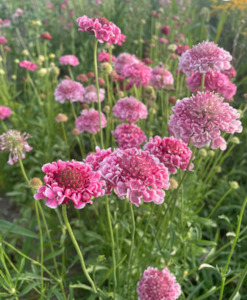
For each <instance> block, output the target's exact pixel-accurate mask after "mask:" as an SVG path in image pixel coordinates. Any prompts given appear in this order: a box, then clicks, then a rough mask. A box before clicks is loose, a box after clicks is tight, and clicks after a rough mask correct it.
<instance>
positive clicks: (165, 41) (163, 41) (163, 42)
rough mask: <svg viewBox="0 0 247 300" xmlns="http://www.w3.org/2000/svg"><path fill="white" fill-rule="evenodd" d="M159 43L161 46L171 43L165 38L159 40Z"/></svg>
mask: <svg viewBox="0 0 247 300" xmlns="http://www.w3.org/2000/svg"><path fill="white" fill-rule="evenodd" d="M159 42H160V43H161V44H168V43H169V41H168V40H167V39H165V38H159Z"/></svg>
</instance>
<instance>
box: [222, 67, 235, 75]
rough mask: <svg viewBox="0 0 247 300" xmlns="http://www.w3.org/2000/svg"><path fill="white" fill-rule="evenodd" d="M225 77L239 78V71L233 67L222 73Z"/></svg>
mask: <svg viewBox="0 0 247 300" xmlns="http://www.w3.org/2000/svg"><path fill="white" fill-rule="evenodd" d="M221 73H223V74H224V75H226V76H228V77H229V78H235V77H236V76H237V71H236V70H235V69H234V67H233V66H231V68H230V69H228V70H223V71H221Z"/></svg>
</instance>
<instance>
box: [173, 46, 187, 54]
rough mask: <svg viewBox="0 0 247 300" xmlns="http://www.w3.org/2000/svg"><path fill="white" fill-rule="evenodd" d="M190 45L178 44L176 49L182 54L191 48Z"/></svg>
mask: <svg viewBox="0 0 247 300" xmlns="http://www.w3.org/2000/svg"><path fill="white" fill-rule="evenodd" d="M189 49H190V46H189V45H177V49H176V50H175V52H176V54H177V55H179V56H181V55H182V54H183V53H184V52H185V51H187V50H189Z"/></svg>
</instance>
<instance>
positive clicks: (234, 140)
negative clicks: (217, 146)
mask: <svg viewBox="0 0 247 300" xmlns="http://www.w3.org/2000/svg"><path fill="white" fill-rule="evenodd" d="M231 143H233V144H236V145H238V144H240V140H239V138H238V137H236V136H234V137H233V138H231Z"/></svg>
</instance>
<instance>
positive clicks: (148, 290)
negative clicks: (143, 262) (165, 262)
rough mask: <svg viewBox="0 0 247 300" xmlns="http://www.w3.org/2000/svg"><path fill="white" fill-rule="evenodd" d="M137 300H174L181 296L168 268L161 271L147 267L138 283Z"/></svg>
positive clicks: (179, 289) (179, 288) (174, 278)
mask: <svg viewBox="0 0 247 300" xmlns="http://www.w3.org/2000/svg"><path fill="white" fill-rule="evenodd" d="M137 292H138V295H139V298H138V299H139V300H176V299H178V297H179V296H180V295H181V287H180V285H179V284H178V283H177V282H176V277H175V276H174V275H172V274H171V273H170V271H169V270H168V268H164V269H163V270H162V271H160V270H158V269H156V268H151V267H148V268H147V269H146V270H145V271H144V273H143V276H142V279H141V280H140V281H139V282H138V288H137Z"/></svg>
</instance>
